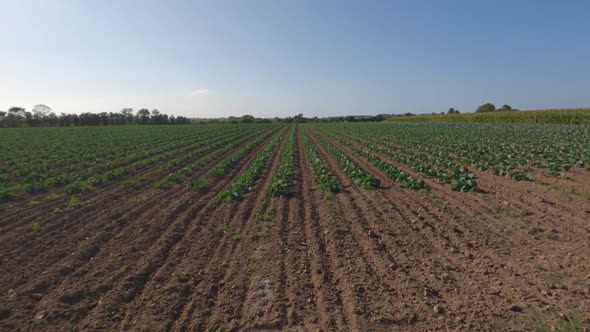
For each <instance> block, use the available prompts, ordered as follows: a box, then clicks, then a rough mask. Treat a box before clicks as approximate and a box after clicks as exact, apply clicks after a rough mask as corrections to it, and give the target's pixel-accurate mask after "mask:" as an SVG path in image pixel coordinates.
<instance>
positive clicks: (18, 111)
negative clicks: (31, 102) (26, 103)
mask: <svg viewBox="0 0 590 332" xmlns="http://www.w3.org/2000/svg"><path fill="white" fill-rule="evenodd" d="M8 114H9V115H13V116H18V117H22V116H24V114H25V109H24V108H22V107H19V106H12V107H11V108H9V109H8Z"/></svg>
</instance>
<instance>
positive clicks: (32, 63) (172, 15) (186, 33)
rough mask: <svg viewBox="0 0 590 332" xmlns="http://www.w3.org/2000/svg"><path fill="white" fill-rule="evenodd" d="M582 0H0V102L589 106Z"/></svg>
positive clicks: (321, 110) (193, 110) (186, 111)
mask: <svg viewBox="0 0 590 332" xmlns="http://www.w3.org/2000/svg"><path fill="white" fill-rule="evenodd" d="M589 13H590V1H516V0H514V1H473V0H470V1H469V0H465V1H452V0H449V1H442V0H440V1H409V0H408V1H393V0H391V1H360V0H359V1H354V2H352V1H296V0H293V1H273V0H266V1H254V0H252V1H245V0H235V1H222V0H215V1H204V2H199V1H107V0H104V1H90V0H89V1H74V0H71V1H50V0H39V1H27V0H19V1H17V0H14V1H8V0H0V19H1V20H0V22H1V26H2V28H1V29H0V45H1V51H0V110H6V109H7V108H8V107H10V106H13V105H18V106H23V107H25V108H27V109H31V107H32V106H34V105H36V104H39V103H44V104H47V105H49V106H51V107H52V108H53V110H54V111H56V112H66V113H68V112H76V113H78V112H83V111H91V112H100V111H118V110H120V109H121V108H123V107H133V108H135V109H138V108H140V107H148V108H150V109H151V108H158V109H160V111H163V112H166V113H168V114H176V115H185V116H192V117H215V116H228V115H242V114H252V115H255V116H264V117H271V116H288V115H293V114H297V113H300V112H301V113H304V114H305V115H306V116H314V115H317V116H329V115H341V114H377V113H401V112H406V111H409V112H416V113H428V112H433V111H436V112H440V111H446V110H447V109H448V108H449V107H451V106H452V107H456V108H459V109H460V110H462V111H473V110H474V109H475V107H476V106H477V105H479V104H482V103H484V102H493V103H495V104H496V105H497V106H499V105H501V104H504V103H507V104H510V105H511V106H513V107H518V108H522V109H535V108H555V107H580V106H590V20H589V18H588V14H589Z"/></svg>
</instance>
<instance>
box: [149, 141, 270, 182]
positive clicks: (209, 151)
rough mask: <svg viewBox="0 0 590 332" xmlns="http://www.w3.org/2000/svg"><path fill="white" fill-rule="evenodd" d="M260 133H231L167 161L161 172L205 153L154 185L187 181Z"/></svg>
mask: <svg viewBox="0 0 590 332" xmlns="http://www.w3.org/2000/svg"><path fill="white" fill-rule="evenodd" d="M270 133H271V132H270V131H268V132H267V133H266V134H263V135H262V136H261V137H258V138H255V141H259V140H261V139H263V138H264V137H267V135H269V134H270ZM258 134H259V132H258V131H252V132H250V133H248V134H246V135H243V134H241V133H236V134H234V135H230V136H229V137H226V138H224V139H222V140H219V141H216V142H212V143H210V144H208V145H206V146H205V147H203V148H201V149H198V150H195V151H193V152H191V153H189V154H187V155H185V156H183V157H181V158H179V159H178V160H177V161H175V162H169V163H167V165H166V168H164V167H162V168H161V169H160V172H161V171H162V170H165V169H170V168H172V167H173V166H175V165H177V164H179V163H181V162H185V161H187V160H191V159H193V158H194V157H195V156H198V155H203V156H202V157H201V158H199V159H198V160H195V161H193V162H191V163H189V164H188V165H186V166H184V167H183V168H181V169H179V170H177V171H173V172H170V173H168V174H166V175H165V176H163V177H162V178H161V179H160V180H158V181H156V182H155V183H154V186H155V187H156V188H165V187H167V186H168V185H169V184H170V183H173V182H174V183H181V182H183V181H185V180H186V179H187V178H188V177H189V176H190V175H191V174H193V173H194V172H195V171H196V170H197V169H199V168H201V167H203V166H204V165H207V164H209V163H210V162H211V161H212V160H214V159H216V158H218V157H220V156H222V155H224V154H225V153H227V152H229V151H230V150H232V149H234V148H235V147H237V146H240V145H241V144H243V143H244V142H248V143H247V144H248V145H249V144H251V142H249V141H250V140H251V139H253V138H254V137H256V136H257V135H258ZM192 184H193V181H191V182H189V184H188V186H187V187H188V188H189V189H194V187H193V185H192Z"/></svg>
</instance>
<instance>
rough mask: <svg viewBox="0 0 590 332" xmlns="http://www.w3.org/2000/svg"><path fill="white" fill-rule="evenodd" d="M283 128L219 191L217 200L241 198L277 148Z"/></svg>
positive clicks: (257, 177) (227, 200) (226, 200)
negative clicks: (239, 173)
mask: <svg viewBox="0 0 590 332" xmlns="http://www.w3.org/2000/svg"><path fill="white" fill-rule="evenodd" d="M283 134H284V130H283V131H281V133H280V134H278V135H277V136H276V137H274V138H273V139H271V140H270V141H269V142H268V143H266V145H265V146H264V148H263V149H262V150H261V151H260V152H259V153H258V154H257V155H256V159H254V161H252V162H251V163H250V165H248V167H247V168H246V169H245V170H244V171H243V172H242V174H241V175H240V176H239V177H238V178H237V179H236V180H235V181H234V182H232V183H231V184H230V185H229V186H227V188H225V190H223V191H222V192H221V193H219V195H218V197H219V200H220V201H222V202H229V201H232V200H241V199H242V198H243V197H244V194H245V193H246V192H248V191H250V190H251V189H252V185H253V184H254V182H256V180H258V179H259V178H260V175H261V174H262V171H263V169H264V165H266V162H267V161H268V159H269V158H270V156H271V155H272V154H273V152H274V150H275V149H276V148H277V146H278V145H279V143H280V142H281V139H282V137H283Z"/></svg>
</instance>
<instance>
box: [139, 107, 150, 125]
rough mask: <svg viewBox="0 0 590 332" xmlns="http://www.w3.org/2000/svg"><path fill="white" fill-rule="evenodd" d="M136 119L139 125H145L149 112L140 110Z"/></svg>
mask: <svg viewBox="0 0 590 332" xmlns="http://www.w3.org/2000/svg"><path fill="white" fill-rule="evenodd" d="M136 117H137V122H138V123H139V124H142V125H146V124H148V122H149V121H150V111H149V110H148V109H147V108H142V109H140V110H139V111H137V115H136Z"/></svg>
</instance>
